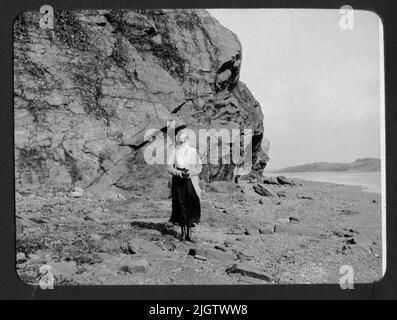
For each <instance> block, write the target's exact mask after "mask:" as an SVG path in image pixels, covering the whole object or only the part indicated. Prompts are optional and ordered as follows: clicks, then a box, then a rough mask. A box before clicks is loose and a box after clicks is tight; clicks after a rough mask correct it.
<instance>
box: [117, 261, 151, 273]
mask: <svg viewBox="0 0 397 320" xmlns="http://www.w3.org/2000/svg"><path fill="white" fill-rule="evenodd" d="M148 269H149V263H148V262H147V260H145V259H139V260H132V259H131V260H128V261H127V263H125V264H124V265H122V266H121V267H120V271H123V272H127V273H145V272H147V271H148Z"/></svg>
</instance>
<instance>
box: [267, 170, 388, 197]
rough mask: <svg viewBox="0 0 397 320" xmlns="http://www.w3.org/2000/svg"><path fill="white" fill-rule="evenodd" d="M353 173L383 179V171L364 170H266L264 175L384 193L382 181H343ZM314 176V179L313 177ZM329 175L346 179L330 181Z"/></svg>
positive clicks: (355, 175)
mask: <svg viewBox="0 0 397 320" xmlns="http://www.w3.org/2000/svg"><path fill="white" fill-rule="evenodd" d="M350 174H351V175H352V176H353V177H357V176H360V174H361V175H362V176H365V175H370V176H374V177H377V178H378V177H379V178H380V179H382V173H381V172H362V171H309V172H279V173H271V172H264V173H263V176H264V177H272V176H285V177H287V178H289V179H294V180H301V181H311V182H319V183H330V184H335V185H344V186H352V187H360V188H362V191H363V192H369V193H377V194H382V190H381V181H379V182H377V183H378V185H375V184H371V185H370V184H368V183H365V182H361V183H360V182H354V181H353V182H346V181H343V180H345V179H346V175H350ZM305 175H307V178H305ZM313 176H315V177H314V179H313ZM321 176H325V178H322V177H321ZM327 176H328V177H329V176H332V177H335V178H337V177H338V176H342V177H343V176H345V179H342V180H340V181H330V179H327Z"/></svg>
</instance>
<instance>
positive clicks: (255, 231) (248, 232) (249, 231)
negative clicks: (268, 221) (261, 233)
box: [244, 228, 258, 236]
mask: <svg viewBox="0 0 397 320" xmlns="http://www.w3.org/2000/svg"><path fill="white" fill-rule="evenodd" d="M244 234H245V235H246V236H253V235H256V234H258V229H255V228H249V229H246V230H245V232H244Z"/></svg>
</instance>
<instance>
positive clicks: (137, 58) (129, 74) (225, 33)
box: [14, 10, 267, 196]
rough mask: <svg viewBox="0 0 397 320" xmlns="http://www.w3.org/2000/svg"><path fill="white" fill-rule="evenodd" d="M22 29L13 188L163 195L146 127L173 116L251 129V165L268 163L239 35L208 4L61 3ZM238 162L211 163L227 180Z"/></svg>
mask: <svg viewBox="0 0 397 320" xmlns="http://www.w3.org/2000/svg"><path fill="white" fill-rule="evenodd" d="M39 19H40V14H39V13H38V12H27V13H23V14H21V15H20V16H19V17H18V18H17V20H16V21H15V26H14V90H15V100H14V103H15V106H14V113H15V174H16V188H17V190H19V191H20V192H23V190H26V189H32V188H39V189H40V188H41V189H43V188H44V189H45V190H67V189H70V188H72V187H75V186H79V187H83V188H91V189H92V190H93V191H98V192H99V193H103V191H104V190H106V191H107V192H106V194H107V195H109V196H112V195H114V194H117V192H122V193H124V195H128V194H130V193H133V192H145V191H147V190H150V191H151V192H155V190H156V186H157V185H158V179H159V177H160V178H161V177H165V176H164V167H163V166H149V165H147V164H146V163H145V161H144V159H143V156H142V151H143V148H144V146H145V144H146V143H147V141H145V137H144V133H145V131H146V130H147V129H151V128H157V129H160V130H162V131H161V132H164V129H165V128H166V126H167V121H169V120H175V121H176V123H177V126H179V127H188V128H191V129H193V130H197V129H199V128H214V129H216V130H219V129H222V128H227V129H231V128H241V129H244V128H251V129H252V130H253V140H252V141H253V145H252V148H253V164H254V166H255V168H256V169H260V168H261V167H263V166H265V165H266V162H267V154H266V150H263V149H262V148H261V145H262V144H263V143H262V142H263V141H262V140H263V125H262V118H263V115H262V112H261V107H260V105H259V103H258V102H257V101H256V100H255V99H254V97H253V96H252V94H251V93H250V91H249V90H248V88H247V87H246V86H245V85H244V84H243V83H241V82H240V81H239V72H240V65H241V60H242V49H241V45H240V42H239V40H238V39H237V37H236V35H235V34H233V33H232V32H230V31H229V30H227V29H226V28H224V27H223V26H222V25H220V24H219V23H218V22H217V20H215V19H214V18H213V17H212V16H211V15H210V14H209V13H207V12H206V11H205V10H90V11H88V10H87V11H86V10H84V11H74V12H69V11H68V12H67V11H56V12H55V20H54V29H53V30H50V29H41V28H40V26H39ZM233 170H234V165H232V164H231V165H205V167H204V170H203V172H202V178H203V179H204V180H207V181H211V180H230V179H232V178H233Z"/></svg>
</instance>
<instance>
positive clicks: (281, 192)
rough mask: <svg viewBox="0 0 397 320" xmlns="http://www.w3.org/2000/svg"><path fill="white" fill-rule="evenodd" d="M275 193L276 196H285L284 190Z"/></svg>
mask: <svg viewBox="0 0 397 320" xmlns="http://www.w3.org/2000/svg"><path fill="white" fill-rule="evenodd" d="M276 194H277V196H278V197H279V198H286V197H287V195H286V193H285V191H277V192H276Z"/></svg>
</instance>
